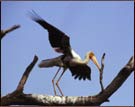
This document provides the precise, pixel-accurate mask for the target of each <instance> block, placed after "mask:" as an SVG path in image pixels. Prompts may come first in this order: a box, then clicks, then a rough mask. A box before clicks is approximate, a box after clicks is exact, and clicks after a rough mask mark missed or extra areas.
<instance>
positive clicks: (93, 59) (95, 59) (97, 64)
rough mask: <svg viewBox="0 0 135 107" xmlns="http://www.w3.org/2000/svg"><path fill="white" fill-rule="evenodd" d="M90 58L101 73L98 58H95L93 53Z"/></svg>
mask: <svg viewBox="0 0 135 107" xmlns="http://www.w3.org/2000/svg"><path fill="white" fill-rule="evenodd" d="M89 58H90V59H91V60H92V61H93V63H94V64H95V65H96V66H97V68H98V70H99V71H100V70H101V68H100V65H99V63H98V61H97V58H96V57H95V55H94V53H93V52H91V53H90V54H89Z"/></svg>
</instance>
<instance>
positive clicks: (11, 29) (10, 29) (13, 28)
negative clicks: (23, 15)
mask: <svg viewBox="0 0 135 107" xmlns="http://www.w3.org/2000/svg"><path fill="white" fill-rule="evenodd" d="M19 27H20V25H14V26H12V27H11V28H9V29H7V30H1V34H0V35H1V39H2V38H3V37H4V36H5V35H6V34H7V33H9V32H11V31H13V30H15V29H17V28H19Z"/></svg>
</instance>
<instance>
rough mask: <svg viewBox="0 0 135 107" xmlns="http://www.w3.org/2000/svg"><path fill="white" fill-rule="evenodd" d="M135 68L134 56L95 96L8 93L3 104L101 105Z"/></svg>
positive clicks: (2, 100)
mask: <svg viewBox="0 0 135 107" xmlns="http://www.w3.org/2000/svg"><path fill="white" fill-rule="evenodd" d="M133 70H134V57H131V59H130V60H129V61H128V63H127V64H126V65H125V66H124V67H123V68H122V69H121V70H120V72H119V73H118V75H117V76H116V77H115V78H114V80H113V81H112V82H111V83H110V84H109V85H108V86H107V87H106V88H105V89H104V91H103V92H100V93H99V94H97V95H94V96H86V97H84V96H78V97H74V96H48V95H39V94H23V93H19V94H15V95H12V93H11V94H8V95H6V96H4V97H2V98H1V104H2V105H51V106H52V105H55V106H56V105H66V106H68V105H74V106H77V105H83V106H84V105H85V106H86V105H89V106H99V105H101V104H102V103H104V102H106V101H108V99H109V97H110V96H111V95H112V94H113V93H114V92H116V91H117V90H118V89H119V88H120V86H121V85H122V84H123V83H124V82H125V80H126V79H127V78H128V77H129V76H130V74H131V73H132V72H133Z"/></svg>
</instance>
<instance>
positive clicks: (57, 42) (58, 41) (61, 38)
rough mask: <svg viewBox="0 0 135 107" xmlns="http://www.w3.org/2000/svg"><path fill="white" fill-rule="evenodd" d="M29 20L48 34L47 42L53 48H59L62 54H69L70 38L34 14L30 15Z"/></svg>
mask: <svg viewBox="0 0 135 107" xmlns="http://www.w3.org/2000/svg"><path fill="white" fill-rule="evenodd" d="M31 18H32V20H34V21H35V22H37V23H38V24H40V25H41V26H42V27H43V28H45V29H46V30H47V31H48V32H49V41H50V44H51V46H52V47H53V48H59V49H60V50H62V51H63V53H64V54H67V53H70V38H69V37H68V36H67V35H66V34H65V33H63V32H62V31H60V30H59V29H58V28H56V27H54V26H53V25H51V24H49V23H48V22H46V21H45V20H44V19H42V18H41V17H40V16H38V15H37V14H36V13H35V12H34V13H32V14H31Z"/></svg>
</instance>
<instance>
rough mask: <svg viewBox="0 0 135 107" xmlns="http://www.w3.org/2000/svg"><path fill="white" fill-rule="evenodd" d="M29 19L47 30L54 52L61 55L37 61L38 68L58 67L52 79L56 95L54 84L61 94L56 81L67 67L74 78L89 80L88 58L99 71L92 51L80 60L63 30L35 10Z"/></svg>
mask: <svg viewBox="0 0 135 107" xmlns="http://www.w3.org/2000/svg"><path fill="white" fill-rule="evenodd" d="M31 19H32V20H33V21H35V22H36V23H38V24H39V25H41V26H42V27H43V28H44V29H46V30H47V31H48V33H49V42H50V44H51V46H52V48H53V49H54V50H55V51H56V52H58V53H62V55H60V56H58V57H56V58H52V59H46V60H42V61H41V62H40V63H39V67H40V68H46V67H53V66H58V67H59V68H58V70H57V72H56V74H55V76H54V77H53V79H52V84H53V89H54V94H55V95H57V93H56V89H55V85H56V86H57V88H58V90H59V92H60V94H61V95H62V96H63V93H62V91H61V89H60V87H59V84H58V83H59V81H60V79H61V77H62V76H63V74H64V72H65V71H66V70H67V69H69V70H70V71H71V73H72V76H74V79H77V78H78V79H79V80H81V79H83V80H86V79H88V80H91V68H90V67H89V66H88V65H87V64H88V62H89V60H92V61H93V62H94V64H95V65H96V66H97V68H98V70H99V72H100V71H101V68H100V65H99V63H98V61H97V59H96V57H95V55H94V53H93V52H92V51H90V52H87V53H86V55H85V59H84V60H82V59H81V57H80V56H79V55H78V54H77V53H76V52H75V51H74V50H73V49H72V48H71V45H70V38H69V36H67V35H66V34H65V33H64V32H62V31H60V30H59V29H58V28H56V27H54V26H53V25H51V24H49V23H48V22H47V21H45V20H44V19H42V18H41V17H40V16H39V15H37V14H36V13H35V12H34V14H33V13H32V14H31ZM61 68H63V71H62V73H61V75H60V77H59V78H58V80H57V81H56V84H55V83H54V80H55V78H56V76H57V74H58V72H59V71H60V69H61Z"/></svg>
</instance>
